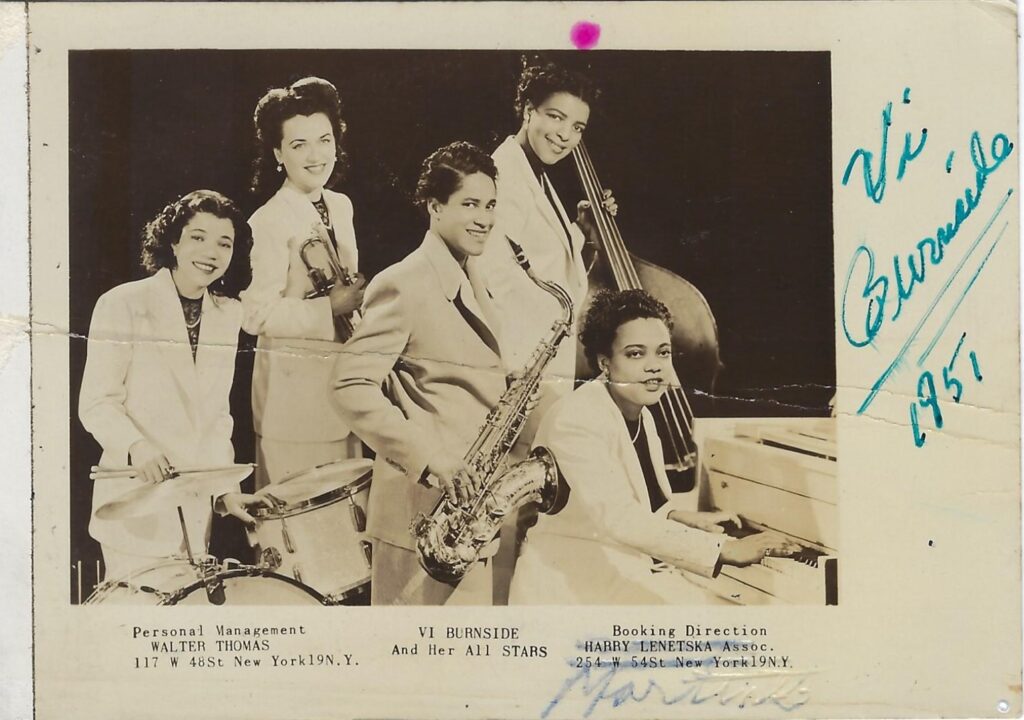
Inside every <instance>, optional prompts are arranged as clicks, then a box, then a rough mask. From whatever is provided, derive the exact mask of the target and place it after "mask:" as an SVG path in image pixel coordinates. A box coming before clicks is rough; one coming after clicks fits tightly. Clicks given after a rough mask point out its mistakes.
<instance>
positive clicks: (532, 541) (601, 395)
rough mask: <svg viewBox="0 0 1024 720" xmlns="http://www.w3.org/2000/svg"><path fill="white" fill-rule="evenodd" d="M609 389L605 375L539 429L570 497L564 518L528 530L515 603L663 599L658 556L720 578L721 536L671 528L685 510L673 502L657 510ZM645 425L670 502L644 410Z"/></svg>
mask: <svg viewBox="0 0 1024 720" xmlns="http://www.w3.org/2000/svg"><path fill="white" fill-rule="evenodd" d="M605 381H606V378H605V377H604V376H601V377H599V378H598V379H596V380H593V381H591V382H589V383H587V384H585V385H583V386H582V387H580V388H579V389H577V390H576V391H575V392H573V393H572V394H571V395H567V396H565V397H563V398H562V399H561V400H559V401H558V403H556V404H555V406H554V407H552V408H551V410H550V411H549V412H548V414H547V415H546V416H545V418H544V420H543V422H542V423H541V427H540V430H539V432H538V434H537V439H536V442H535V444H536V445H539V446H543V447H546V448H548V450H550V451H551V453H552V454H553V455H554V457H555V460H556V461H557V463H558V467H559V470H560V471H561V472H562V474H563V475H564V477H565V479H566V480H567V481H568V483H569V485H570V487H571V488H572V489H571V492H570V494H569V499H568V502H567V504H566V506H565V508H564V509H563V510H562V511H561V512H560V513H558V514H557V515H551V516H549V515H541V516H540V518H539V519H538V521H537V525H536V526H535V527H533V528H532V529H531V530H530V531H529V533H528V535H527V537H526V542H525V544H524V549H523V552H522V556H521V557H520V558H519V561H518V563H517V565H516V571H515V576H514V577H513V579H512V590H511V598H510V602H513V603H539V604H577V603H578V604H632V603H646V602H651V601H652V600H651V598H653V597H658V596H659V592H658V591H657V590H654V589H653V588H652V584H655V583H656V582H657V580H656V578H655V577H654V576H652V574H651V567H652V556H653V557H657V558H659V559H661V560H664V561H666V562H670V563H673V564H675V565H677V566H679V567H682V568H684V569H686V570H688V571H691V572H694V573H697V574H699V575H704V576H708V577H710V576H712V575H713V573H714V572H715V568H716V565H717V563H718V559H719V555H720V553H721V546H722V543H723V542H724V538H723V536H721V535H714V534H711V533H706V532H703V531H700V530H695V529H693V528H690V527H687V526H686V525H682V524H680V523H677V522H675V521H674V520H669V519H668V513H669V511H670V510H671V509H674V508H676V507H679V505H678V504H674V503H673V501H672V500H670V502H669V503H667V504H665V505H663V506H662V507H661V508H660V509H659V510H658V511H657V512H652V511H651V505H650V497H649V495H648V492H647V484H646V482H645V480H644V475H643V469H642V468H641V466H640V460H639V458H638V457H637V454H636V451H635V450H634V446H633V442H632V438H631V437H630V435H629V431H628V430H627V428H626V423H625V420H624V419H623V417H622V413H621V412H620V411H619V409H618V407H617V406H616V405H615V402H614V401H613V400H612V398H611V395H609V394H608V391H607V389H606V387H605V385H604V383H605ZM641 421H642V422H643V424H644V431H645V433H646V435H647V440H648V445H649V449H650V451H651V457H652V460H653V461H654V462H653V464H654V468H655V472H656V473H657V476H658V484H659V485H660V486H661V489H662V492H664V493H665V496H666V497H668V498H673V495H672V490H671V487H670V485H669V482H668V478H667V477H666V475H665V471H664V466H663V460H662V448H661V443H660V442H659V440H658V435H657V430H656V428H655V425H654V420H653V418H652V417H651V415H650V413H649V412H647V410H646V409H644V410H643V411H642V412H641ZM678 579H679V580H680V583H679V584H680V586H681V587H684V588H685V587H687V583H686V582H685V581H682V579H681V578H678ZM699 594H700V595H703V591H699ZM688 600H689V598H687V599H683V598H679V599H678V601H679V602H686V601H688ZM661 601H662V602H664V601H665V600H661Z"/></svg>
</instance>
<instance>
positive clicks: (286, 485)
mask: <svg viewBox="0 0 1024 720" xmlns="http://www.w3.org/2000/svg"><path fill="white" fill-rule="evenodd" d="M69 103H70V108H71V117H70V142H69V149H70V157H69V163H70V171H71V173H70V213H71V227H72V228H73V230H72V234H71V237H70V238H69V253H70V256H69V259H70V266H69V269H70V283H71V285H70V297H71V298H72V305H71V331H72V336H73V337H75V338H80V340H79V341H77V342H72V343H71V346H70V353H71V355H70V367H71V393H70V397H71V408H70V416H71V418H72V427H71V437H72V445H71V463H70V467H71V484H72V496H71V500H72V507H71V508H70V513H71V520H72V526H73V534H72V536H71V543H72V548H71V556H72V560H73V564H72V568H71V588H72V601H73V602H75V603H80V602H90V603H106V602H141V603H151V604H176V603H178V602H185V603H188V602H196V601H198V602H226V603H228V604H230V603H232V602H242V603H253V602H267V603H270V604H273V603H276V602H283V603H288V602H311V601H313V600H317V601H321V602H324V603H325V604H329V605H330V604H352V603H362V604H366V603H370V604H373V605H377V604H382V605H390V604H403V605H407V604H414V605H416V604H428V605H435V604H446V603H455V604H475V605H494V604H500V605H505V604H548V605H551V604H553V605H563V604H564V605H573V604H640V605H644V604H681V605H689V604H702V603H712V604H714V603H741V604H748V603H765V602H795V603H818V604H826V603H828V604H835V603H836V601H837V572H836V561H837V558H836V556H837V549H838V548H837V545H838V543H837V521H838V515H837V511H836V501H837V491H836V473H835V469H834V468H835V465H836V450H835V432H834V423H833V422H832V420H830V414H831V407H832V403H833V396H834V393H835V350H834V342H833V340H834V336H835V326H834V321H833V317H834V310H833V301H832V298H833V294H834V293H833V284H832V278H833V261H832V254H833V244H832V219H831V218H832V202H831V188H830V184H829V177H830V174H831V145H830V117H831V116H830V113H831V94H830V58H829V54H828V53H827V52H771V53H769V52H668V53H666V52H662V53H650V52H609V53H602V54H600V55H597V54H580V53H578V52H577V53H566V52H562V53H558V52H548V53H536V52H534V53H530V52H471V51H464V52H460V51H333V52H331V51H320V52H298V51H287V52H286V51H237V52H235V51H168V52H164V51H82V52H73V53H71V54H70V57H69ZM97 258H102V259H103V261H102V262H96V260H97ZM723 419H731V420H732V421H731V422H723ZM741 419H742V422H739V420H741ZM709 447H711V448H714V450H713V451H710V452H709V451H708V450H707V448H709ZM724 478H729V480H728V481H725V480H724ZM148 588H152V589H153V591H150V590H148ZM204 590H205V592H204ZM208 596H209V597H208Z"/></svg>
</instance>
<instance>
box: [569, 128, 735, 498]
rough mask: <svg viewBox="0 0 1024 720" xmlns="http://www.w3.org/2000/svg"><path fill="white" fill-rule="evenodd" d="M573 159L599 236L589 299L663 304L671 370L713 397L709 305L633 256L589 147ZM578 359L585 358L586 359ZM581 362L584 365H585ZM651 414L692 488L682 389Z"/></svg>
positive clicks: (689, 424) (669, 461)
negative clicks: (629, 295)
mask: <svg viewBox="0 0 1024 720" xmlns="http://www.w3.org/2000/svg"><path fill="white" fill-rule="evenodd" d="M572 155H573V160H574V161H575V163H576V171H577V173H578V174H579V177H580V181H581V183H582V184H583V189H584V191H585V192H586V196H587V200H588V201H589V202H590V206H591V209H592V211H593V214H594V224H595V226H596V229H597V231H598V248H597V253H598V257H597V262H595V264H594V265H593V267H592V268H591V271H590V291H589V293H588V296H589V294H592V293H594V292H596V291H597V290H599V289H604V288H611V289H615V290H635V289H643V290H646V291H647V292H649V293H650V294H651V295H653V296H654V297H656V298H657V299H658V300H660V301H661V302H662V303H664V304H665V306H666V307H668V309H669V312H670V313H671V314H672V318H673V322H674V326H673V328H672V349H673V365H674V367H675V370H676V375H677V376H678V378H679V380H680V385H683V384H684V383H685V384H686V386H688V387H690V388H696V389H699V390H701V391H703V392H709V393H710V392H711V391H712V390H713V388H714V383H715V379H716V377H717V375H718V373H719V371H720V370H721V367H722V362H721V359H720V357H719V354H718V325H717V324H716V323H715V317H714V315H713V314H712V313H711V308H710V307H709V306H708V302H707V300H706V299H705V298H704V296H703V295H702V294H701V292H700V291H699V290H698V289H697V288H696V287H694V286H693V285H692V284H691V283H690V282H689V281H687V280H685V279H684V278H682V277H680V276H679V275H676V274H675V273H674V272H672V271H671V270H668V269H666V268H663V267H661V266H659V265H655V264H654V263H651V262H648V261H646V260H643V259H642V258H638V257H636V256H635V255H633V254H632V253H631V252H629V250H628V249H627V248H626V244H625V242H624V241H623V239H622V234H621V233H620V232H619V228H618V225H617V224H616V222H615V218H614V217H613V216H612V215H611V214H610V213H609V212H608V211H607V210H606V209H605V208H604V205H603V200H604V188H603V187H602V185H601V181H600V180H599V179H598V177H597V172H596V171H595V170H594V164H593V162H592V161H591V159H590V154H589V153H588V152H587V148H586V146H585V145H584V144H583V143H582V142H580V143H579V145H577V146H576V148H575V149H574V150H573V153H572ZM585 304H589V301H588V302H587V303H585ZM578 357H581V358H582V357H583V355H582V353H580V354H579V355H578ZM582 362H583V364H584V365H585V363H586V360H585V359H584V360H582ZM592 373H593V369H591V368H581V367H578V368H577V374H578V375H579V376H580V377H586V376H587V375H592ZM651 410H652V412H653V414H654V417H655V421H656V423H657V424H658V426H659V434H660V435H661V437H662V439H663V441H664V442H663V443H662V444H663V445H664V448H665V466H666V470H668V471H670V477H671V475H673V474H675V473H687V474H688V475H690V476H691V477H690V479H689V480H688V481H686V482H685V483H683V484H684V485H686V486H689V487H692V480H693V478H692V475H693V470H694V468H695V467H696V463H697V445H696V443H695V442H694V438H693V409H692V407H691V405H690V401H689V398H688V397H687V394H686V392H685V391H684V390H683V387H676V388H672V389H671V390H670V391H669V392H667V393H665V395H664V397H663V398H662V399H661V401H660V402H659V403H658V405H657V407H655V408H651ZM673 485H674V486H675V485H676V483H673ZM678 489H688V488H683V487H680V488H678Z"/></svg>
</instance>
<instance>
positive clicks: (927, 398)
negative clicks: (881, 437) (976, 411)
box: [910, 333, 984, 447]
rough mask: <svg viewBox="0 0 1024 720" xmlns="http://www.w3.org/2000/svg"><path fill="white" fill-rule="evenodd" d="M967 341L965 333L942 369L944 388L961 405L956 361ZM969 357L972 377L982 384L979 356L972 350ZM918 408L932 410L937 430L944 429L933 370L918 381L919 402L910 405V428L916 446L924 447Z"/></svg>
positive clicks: (961, 395) (960, 389) (961, 390)
mask: <svg viewBox="0 0 1024 720" xmlns="http://www.w3.org/2000/svg"><path fill="white" fill-rule="evenodd" d="M966 339H967V333H963V334H962V335H961V336H960V342H958V343H957V344H956V350H954V351H953V357H951V358H950V360H949V363H948V364H946V365H943V367H942V385H943V388H944V389H945V391H946V392H947V393H949V395H950V397H951V398H952V400H953V402H955V403H959V402H960V399H961V398H962V397H963V394H964V383H963V380H961V377H962V376H961V375H959V374H954V373H958V372H959V371H958V370H957V369H956V361H957V357H958V356H959V355H960V350H961V348H962V347H963V344H964V340H966ZM967 357H968V359H969V361H970V363H971V369H970V370H971V375H972V376H973V378H974V380H975V381H976V382H981V381H982V380H983V379H984V378H983V377H982V375H981V366H980V365H979V364H978V354H977V353H976V352H974V350H971V351H969V352H968V353H967ZM918 407H920V408H922V409H925V410H931V411H932V423H933V424H934V425H935V429H936V430H941V429H942V408H941V407H940V406H939V393H938V390H937V388H936V385H935V376H934V375H933V374H932V371H931V370H925V371H924V372H923V373H921V376H920V377H919V378H918V379H917V400H916V401H915V402H912V403H910V428H911V430H912V431H913V433H914V445H916V446H917V447H922V446H923V445H924V441H925V437H926V436H927V435H926V433H925V432H924V431H922V430H921V422H920V419H919V417H918Z"/></svg>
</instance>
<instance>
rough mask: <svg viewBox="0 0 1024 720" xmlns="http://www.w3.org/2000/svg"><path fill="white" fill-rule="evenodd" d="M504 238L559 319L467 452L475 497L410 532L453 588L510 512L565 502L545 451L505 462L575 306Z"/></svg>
mask: <svg viewBox="0 0 1024 720" xmlns="http://www.w3.org/2000/svg"><path fill="white" fill-rule="evenodd" d="M505 239H506V240H507V241H508V243H509V246H510V247H511V249H512V252H513V254H514V256H515V259H516V263H517V264H518V265H519V266H520V267H521V268H522V269H523V271H524V272H526V274H527V276H528V277H529V278H530V280H532V281H533V282H534V284H536V285H537V287H539V288H540V289H541V290H543V291H544V292H546V293H548V294H550V295H551V296H553V297H554V298H555V299H556V300H558V302H559V304H560V305H561V307H562V317H561V318H559V319H557V320H556V321H555V322H554V323H553V324H552V326H551V331H550V333H549V334H548V335H547V336H545V337H544V338H542V339H541V341H540V344H539V345H537V347H536V349H535V350H534V351H533V355H532V356H531V357H530V361H529V363H528V365H527V366H526V369H525V370H524V372H523V373H522V374H521V375H518V376H517V377H514V379H513V380H512V382H511V383H510V384H509V386H508V389H506V390H505V393H504V394H503V395H502V396H501V398H500V399H499V400H498V403H497V405H495V406H494V408H493V409H492V410H491V412H490V413H488V415H487V418H486V420H484V423H483V427H482V428H481V430H480V433H479V434H478V436H477V439H476V440H475V441H474V443H473V445H472V446H471V447H470V449H469V451H468V452H467V453H466V456H465V461H466V464H467V465H469V466H471V467H473V468H474V469H475V470H476V472H477V473H478V476H479V478H480V479H481V480H482V486H481V489H480V490H478V491H476V492H474V493H472V496H471V497H470V498H469V501H468V502H459V503H452V502H450V501H449V500H448V498H447V497H446V496H442V497H441V498H440V499H439V500H438V502H437V504H436V505H435V506H434V509H433V511H432V512H431V513H430V515H419V516H417V517H416V518H415V520H414V521H413V523H412V526H411V527H410V530H411V531H412V534H413V535H414V536H415V538H416V550H417V553H418V555H419V561H420V565H421V567H423V569H424V570H426V571H427V573H428V574H429V575H430V576H431V577H432V578H434V579H435V580H437V581H439V582H444V583H447V584H450V585H454V584H457V583H458V582H459V581H460V580H461V579H462V577H463V576H464V575H465V574H466V572H467V571H468V570H469V568H470V567H471V566H472V565H473V563H474V562H476V561H477V560H478V559H479V557H480V555H481V553H482V552H483V550H484V548H485V547H486V546H487V545H489V544H490V543H491V542H493V540H494V538H495V537H496V536H497V535H498V532H499V531H500V529H501V525H502V523H504V521H505V518H506V517H508V516H509V515H510V514H511V513H512V512H513V511H515V510H517V509H518V508H520V507H522V506H523V505H526V504H528V503H533V502H535V503H538V505H539V509H540V511H541V512H544V513H553V512H557V511H558V509H559V502H560V499H561V498H562V496H563V494H562V493H561V490H560V488H561V487H563V484H562V483H560V482H559V474H558V468H557V466H556V464H555V460H554V458H553V457H552V456H551V454H550V453H549V452H548V451H547V450H545V449H544V448H537V449H536V450H534V451H533V452H532V453H531V454H530V456H529V457H528V458H526V459H525V460H523V461H522V462H519V463H516V464H514V465H512V466H511V467H507V466H506V463H505V459H506V457H507V456H508V453H509V451H510V450H511V449H512V446H513V445H514V444H515V442H516V439H517V438H518V437H519V434H520V432H521V431H522V429H523V426H524V425H525V424H526V419H527V415H528V413H529V407H530V402H531V398H532V397H533V394H534V392H535V391H536V390H537V388H538V387H539V385H540V381H541V375H542V373H543V371H544V368H545V367H546V366H547V364H548V363H549V362H550V361H551V359H552V358H553V357H554V356H555V354H556V352H557V351H558V345H559V343H561V342H562V340H564V339H565V338H566V337H567V336H568V334H569V329H570V328H571V327H572V318H573V308H572V300H571V299H570V298H569V294H568V293H566V292H565V290H563V289H562V288H561V287H559V286H558V285H556V284H555V283H551V282H547V281H545V280H541V279H539V278H538V277H537V276H536V275H535V274H534V273H533V271H532V270H531V269H530V262H529V260H528V259H527V258H526V254H525V253H524V252H523V249H522V247H520V246H519V245H518V244H517V243H515V242H514V241H513V240H512V239H511V238H509V237H507V236H506V238H505ZM561 504H562V505H564V500H563V501H562V503H561Z"/></svg>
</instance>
